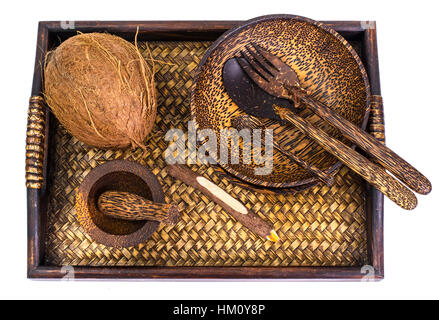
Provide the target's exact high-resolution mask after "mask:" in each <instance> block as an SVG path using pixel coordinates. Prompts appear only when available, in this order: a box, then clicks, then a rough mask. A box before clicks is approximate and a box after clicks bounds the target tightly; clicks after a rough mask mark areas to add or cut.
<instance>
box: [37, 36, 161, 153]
mask: <svg viewBox="0 0 439 320" xmlns="http://www.w3.org/2000/svg"><path fill="white" fill-rule="evenodd" d="M151 61H152V60H151ZM44 74H45V81H44V96H45V99H46V102H47V104H48V105H49V107H50V108H51V110H52V111H53V113H54V114H55V116H56V117H57V119H58V120H59V121H60V122H61V124H62V125H63V126H64V127H65V128H66V129H67V130H68V131H69V132H70V133H71V134H72V135H73V136H74V137H75V138H77V139H78V140H80V141H82V142H84V143H86V144H88V145H90V146H94V147H100V148H109V147H119V148H124V147H128V146H133V147H134V146H139V147H142V148H144V141H145V138H146V136H147V135H148V133H149V132H150V131H151V129H152V126H153V124H154V121H155V116H156V92H155V86H154V66H153V65H152V66H150V65H149V64H148V63H147V62H146V61H145V60H144V58H143V57H142V56H141V54H140V52H139V50H138V48H137V40H136V42H135V45H133V44H131V43H130V42H128V41H126V40H124V39H122V38H120V37H117V36H114V35H110V34H105V33H88V34H78V35H76V36H74V37H71V38H69V39H68V40H66V41H64V42H63V43H62V44H61V45H60V46H59V47H58V48H56V50H54V51H52V52H50V53H49V54H48V56H47V58H46V65H45V73H44Z"/></svg>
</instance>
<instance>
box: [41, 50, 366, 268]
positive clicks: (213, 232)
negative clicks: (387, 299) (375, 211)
mask: <svg viewBox="0 0 439 320" xmlns="http://www.w3.org/2000/svg"><path fill="white" fill-rule="evenodd" d="M210 44H211V43H210V42H152V43H149V47H150V49H151V50H152V54H153V57H154V58H155V59H157V60H163V61H166V62H167V63H173V64H175V65H169V64H157V65H156V66H157V74H156V81H157V88H158V91H159V106H158V114H157V121H156V125H155V128H154V130H153V132H152V134H151V135H150V136H149V138H148V151H147V154H146V156H144V155H143V153H142V151H141V150H140V149H138V150H134V151H131V150H128V151H120V150H106V151H104V150H99V149H95V148H89V147H87V146H85V145H83V144H82V143H80V142H79V141H77V140H76V139H74V138H73V137H72V136H71V135H69V134H68V133H67V132H66V131H65V130H64V128H62V127H61V126H60V125H59V124H58V123H57V122H56V121H54V122H55V123H54V125H53V126H52V128H51V130H52V131H51V146H50V151H49V152H50V157H51V164H50V166H51V168H50V176H49V187H50V195H49V197H50V199H49V211H48V231H47V232H48V237H47V247H46V248H47V251H46V257H45V258H46V264H48V265H71V266H361V265H364V264H366V263H367V236H366V213H365V192H364V189H363V184H362V181H361V179H360V178H359V177H358V176H356V175H355V174H353V173H351V172H350V171H348V170H347V169H346V168H345V167H342V169H341V170H340V172H339V173H338V175H337V176H336V179H335V184H334V185H333V186H332V187H331V188H328V187H326V186H316V187H314V188H312V189H310V190H307V191H305V192H301V193H298V194H296V195H272V194H270V195H262V194H258V193H255V192H251V191H249V190H245V189H242V188H240V187H238V186H236V185H233V184H231V183H230V181H229V180H227V179H224V178H221V177H220V175H218V173H217V172H216V171H215V169H214V168H213V167H207V166H202V167H197V168H198V171H199V173H201V174H203V175H204V176H206V177H208V178H210V179H211V180H213V181H214V182H216V183H218V184H220V186H221V187H223V188H224V189H226V190H227V192H228V193H230V194H231V195H232V196H234V197H236V198H238V199H239V200H241V201H242V202H243V203H245V205H246V206H247V207H248V208H252V209H253V210H254V211H255V212H257V213H258V214H259V215H260V216H261V217H263V218H264V219H266V220H269V221H270V222H271V223H272V224H273V225H274V227H275V229H276V230H277V232H278V234H279V236H280V238H281V239H282V241H280V242H278V243H271V242H269V241H266V240H263V239H261V238H259V237H257V236H255V235H254V234H252V233H250V232H248V231H247V230H246V229H245V228H244V227H242V225H241V224H239V223H238V222H235V221H234V220H232V219H231V218H230V217H229V216H228V215H227V214H226V213H225V212H224V211H223V210H222V209H221V207H220V206H218V205H215V204H214V203H213V202H211V201H209V200H208V199H207V198H206V197H205V196H204V195H202V194H200V193H199V192H198V191H195V190H194V189H193V188H191V187H188V186H186V185H184V184H182V183H180V182H178V181H176V180H174V179H173V178H171V177H169V176H167V174H166V172H165V169H164V168H165V166H166V164H165V161H164V158H163V155H162V154H163V152H164V150H165V149H166V147H167V146H168V142H166V141H165V140H164V139H163V135H164V133H165V132H166V131H167V130H168V129H170V128H180V129H183V130H184V129H186V127H187V121H189V118H190V112H189V110H190V89H191V86H192V82H193V76H194V73H195V69H196V67H197V65H198V63H199V61H200V60H201V58H202V56H203V54H204V52H205V50H206V49H207V48H208V47H209V45H210ZM143 49H145V48H143ZM144 55H145V56H147V55H146V52H145V50H144ZM113 159H129V160H133V161H138V162H140V163H141V164H143V165H145V166H147V167H149V168H150V169H151V170H152V171H153V172H154V174H156V175H157V176H158V178H159V180H160V182H161V184H162V186H163V191H164V193H165V195H166V201H167V202H171V201H173V202H175V203H177V204H179V205H180V207H182V208H183V207H185V210H184V211H183V215H182V219H181V221H180V222H179V223H178V224H177V225H176V226H174V227H172V228H171V227H167V226H160V228H159V229H158V231H157V232H156V233H154V235H153V236H152V238H151V239H149V240H148V241H147V242H145V243H142V244H139V245H137V246H135V247H131V248H126V249H116V248H109V247H106V246H103V245H100V244H97V243H96V242H94V241H93V240H91V238H90V237H89V236H88V235H87V234H86V233H85V232H84V230H83V229H82V227H81V226H80V224H79V222H78V220H77V218H76V213H75V210H74V201H75V193H76V190H77V188H78V186H79V184H80V183H81V181H82V180H83V178H84V177H85V176H86V175H87V173H88V172H89V171H90V170H91V169H92V168H94V167H96V166H97V165H99V164H101V163H104V162H106V161H108V160H113Z"/></svg>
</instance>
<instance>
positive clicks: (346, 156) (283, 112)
mask: <svg viewBox="0 0 439 320" xmlns="http://www.w3.org/2000/svg"><path fill="white" fill-rule="evenodd" d="M275 110H276V112H278V114H279V116H280V117H281V118H282V119H284V120H287V121H289V122H290V123H291V124H293V125H294V126H295V127H296V128H298V129H299V130H300V131H302V132H303V133H304V134H306V135H308V136H310V137H311V138H313V139H314V141H315V142H317V143H318V144H319V145H320V146H321V147H322V148H324V149H325V150H326V151H328V152H330V153H331V154H333V155H334V156H335V157H337V158H338V159H339V160H340V161H341V162H343V163H344V164H345V165H346V166H348V167H349V168H350V169H351V170H353V171H354V172H356V173H357V174H359V175H360V176H361V177H363V178H364V179H365V180H366V181H367V182H369V183H370V184H371V185H373V186H374V187H375V188H377V189H378V190H379V191H381V192H382V193H383V194H384V195H386V196H387V197H388V198H389V199H390V200H392V201H394V202H395V203H396V204H398V205H399V206H400V207H402V208H404V209H407V210H412V209H414V208H415V207H416V205H417V203H418V201H417V199H416V196H415V195H414V194H413V192H411V191H410V190H409V189H407V188H406V187H404V186H403V185H402V184H401V183H399V182H398V181H397V180H396V179H395V178H393V177H392V176H391V175H389V174H388V173H387V172H386V171H384V169H382V168H381V167H380V166H378V165H376V164H375V163H373V162H371V161H369V160H368V159H366V158H365V157H363V156H362V155H360V154H359V153H358V152H356V151H354V150H352V149H351V148H349V147H347V146H346V145H344V144H343V143H341V142H340V141H338V140H337V139H335V138H333V137H331V136H330V135H328V134H327V133H326V132H325V131H323V130H321V129H319V128H316V127H314V126H313V125H311V124H310V123H309V122H307V121H306V120H304V119H302V118H300V117H299V116H296V115H295V114H294V113H292V112H291V111H289V110H288V109H285V108H280V107H277V106H276V107H275Z"/></svg>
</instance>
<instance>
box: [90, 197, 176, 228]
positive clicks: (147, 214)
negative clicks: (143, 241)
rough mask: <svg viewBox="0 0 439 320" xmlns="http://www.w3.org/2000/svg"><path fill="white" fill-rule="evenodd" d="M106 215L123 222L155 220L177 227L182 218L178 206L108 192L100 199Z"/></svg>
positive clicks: (99, 202)
mask: <svg viewBox="0 0 439 320" xmlns="http://www.w3.org/2000/svg"><path fill="white" fill-rule="evenodd" d="M98 208H99V210H101V211H102V213H104V214H105V215H108V216H111V217H113V218H118V219H122V220H153V221H160V222H163V223H166V224H168V225H175V224H176V223H177V221H178V219H179V217H180V211H179V209H178V207H177V206H175V205H172V204H167V203H157V202H152V201H150V200H148V199H145V198H143V197H141V196H139V195H136V194H133V193H130V192H119V191H106V192H104V193H102V194H101V195H100V196H99V198H98Z"/></svg>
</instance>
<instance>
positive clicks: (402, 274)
mask: <svg viewBox="0 0 439 320" xmlns="http://www.w3.org/2000/svg"><path fill="white" fill-rule="evenodd" d="M190 2H191V1H187V0H186V1H170V0H166V1H139V2H134V1H127V0H124V1H121V0H117V1H110V0H106V1H105V2H98V1H89V0H88V1H80V0H75V1H74V2H62V1H41V0H40V1H23V2H21V3H20V2H19V1H12V2H11V1H10V2H7V3H5V2H4V3H3V4H2V9H1V21H0V23H1V28H0V30H1V32H2V37H1V38H2V39H1V43H2V44H1V50H0V54H1V59H0V63H1V65H2V68H1V69H0V71H1V73H0V81H1V86H0V88H1V89H0V90H1V96H0V101H1V109H2V110H3V111H2V114H3V116H2V121H1V122H0V130H1V137H2V138H1V142H2V146H1V149H0V150H1V151H0V153H1V156H0V159H1V160H0V161H1V166H0V173H1V174H0V188H1V193H0V194H1V206H0V214H1V222H0V226H1V227H0V297H1V298H85V299H86V298H143V299H184V298H186V299H189V298H193V299H302V298H303V299H309V298H344V299H346V298H347V299H351V298H353V299H356V298H379V299H380V298H385V299H387V298H439V294H438V289H437V288H438V287H439V281H438V274H437V272H438V265H439V257H438V255H439V250H438V237H439V230H438V227H439V209H438V204H439V203H438V201H437V190H438V188H439V185H438V183H439V179H438V170H437V167H438V165H439V163H438V162H439V159H438V152H437V147H438V142H437V138H438V127H439V123H438V121H439V119H438V115H439V113H438V108H439V105H438V91H439V88H438V77H439V68H438V60H437V58H438V41H437V23H436V22H435V21H436V18H437V16H436V15H437V7H436V6H434V3H435V2H434V1H416V2H413V1H407V2H405V1H382V0H381V1H372V0H371V1H367V2H364V1H361V2H357V3H356V2H354V1H318V2H317V1H314V2H313V1H274V0H269V1H259V2H257V1H251V2H250V1H249V3H248V4H246V3H245V2H244V1H236V0H233V1H226V0H221V1H199V2H195V1H192V5H189V3H190ZM64 3H66V4H64ZM272 13H288V14H297V15H302V16H306V17H309V18H312V19H315V20H377V28H378V50H379V58H380V71H381V87H382V95H383V97H384V106H385V109H384V110H385V116H386V136H387V144H388V145H389V146H390V147H391V148H392V149H394V150H395V151H396V152H397V153H399V154H400V155H402V156H403V157H404V158H405V159H406V160H407V161H408V162H410V163H412V164H413V165H414V166H415V167H417V168H419V169H420V171H422V172H423V173H424V174H425V175H426V176H427V177H429V178H430V180H431V181H432V184H433V192H432V193H431V194H429V195H428V196H419V197H418V198H419V205H418V207H417V208H416V209H415V210H414V211H413V212H406V211H404V210H402V209H400V208H399V207H397V206H396V205H394V204H393V203H392V202H391V201H390V200H386V201H385V273H386V275H385V280H384V281H381V282H379V283H351V282H347V283H346V282H343V283H339V282H284V281H264V282H261V281H259V282H256V281H247V282H244V283H243V282H238V281H215V282H212V281H210V282H206V281H197V282H187V281H179V282H176V281H142V282H134V281H131V282H129V281H125V282H113V281H100V282H99V281H76V282H61V281H35V280H28V279H26V258H27V257H26V230H27V229H26V194H25V184H24V147H25V131H26V111H27V106H28V99H29V96H30V90H31V85H32V83H31V82H32V75H33V66H34V59H35V45H36V36H37V23H38V21H39V20H245V19H249V18H253V17H256V16H259V15H265V14H272Z"/></svg>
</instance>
